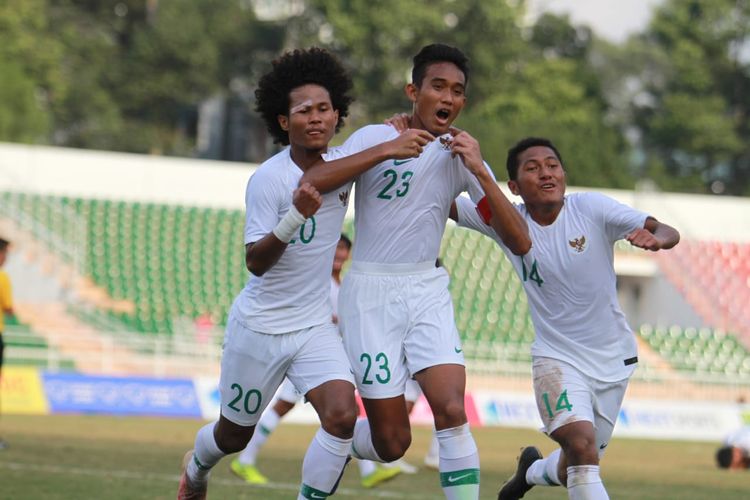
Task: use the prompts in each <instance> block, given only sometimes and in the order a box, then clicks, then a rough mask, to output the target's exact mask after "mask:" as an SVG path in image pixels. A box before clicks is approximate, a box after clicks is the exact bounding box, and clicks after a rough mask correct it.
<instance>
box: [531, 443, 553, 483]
mask: <svg viewBox="0 0 750 500" xmlns="http://www.w3.org/2000/svg"><path fill="white" fill-rule="evenodd" d="M561 451H562V450H561V449H560V448H558V449H556V450H555V451H553V452H552V453H550V454H549V456H548V457H547V458H542V459H540V460H537V461H535V462H534V463H533V464H531V466H530V467H529V468H528V469H527V470H526V482H527V483H528V484H537V485H539V486H560V485H561V484H562V483H560V479H559V478H558V477H557V465H558V463H559V462H560V452H561Z"/></svg>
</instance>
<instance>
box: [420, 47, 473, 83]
mask: <svg viewBox="0 0 750 500" xmlns="http://www.w3.org/2000/svg"><path fill="white" fill-rule="evenodd" d="M441 62H449V63H453V64H455V65H456V66H457V67H458V69H460V70H461V71H462V72H463V74H464V79H465V80H466V81H465V83H469V58H468V57H466V55H465V54H464V53H463V52H461V51H460V50H459V49H457V48H456V47H451V46H450V45H444V44H442V43H433V44H430V45H426V46H424V47H422V50H420V51H419V53H418V54H417V55H416V56H414V59H413V63H414V65H413V66H412V70H411V83H413V84H414V85H416V86H417V87H421V86H422V80H424V75H425V74H426V73H427V67H428V66H429V65H430V64H434V63H441Z"/></svg>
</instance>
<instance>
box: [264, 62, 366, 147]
mask: <svg viewBox="0 0 750 500" xmlns="http://www.w3.org/2000/svg"><path fill="white" fill-rule="evenodd" d="M271 64H272V65H273V69H272V70H271V71H270V72H268V73H266V74H265V75H263V76H262V77H261V79H260V81H259V82H258V88H257V89H256V90H255V110H256V111H257V112H258V113H260V115H261V116H262V117H263V121H265V122H266V128H267V129H268V132H269V133H270V134H271V136H272V137H273V141H274V142H276V143H279V144H283V145H285V146H286V145H287V144H289V134H288V133H287V131H286V130H284V129H282V128H281V126H280V125H279V121H278V119H277V117H278V116H279V115H284V116H288V115H289V93H290V92H291V91H292V90H294V89H296V88H297V87H301V86H302V85H307V84H309V83H313V84H315V85H320V86H321V87H323V88H325V89H326V90H327V91H328V94H329V95H330V97H331V104H332V105H333V109H335V110H336V111H338V112H339V121H338V123H337V124H336V132H338V131H339V130H340V129H341V127H342V126H343V125H344V117H346V116H348V115H349V105H350V104H351V103H352V101H353V100H354V99H353V98H352V97H351V96H350V95H349V92H350V91H351V89H352V79H351V76H349V73H348V72H347V71H346V69H344V66H343V65H342V64H341V62H339V60H338V59H337V58H336V57H335V56H334V55H333V54H331V53H330V52H328V51H327V50H324V49H321V48H318V47H311V48H309V49H296V50H293V51H289V52H286V53H284V54H283V55H282V56H281V57H279V58H278V59H275V60H274V61H273V62H272V63H271Z"/></svg>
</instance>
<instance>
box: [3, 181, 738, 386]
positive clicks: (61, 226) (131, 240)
mask: <svg viewBox="0 0 750 500" xmlns="http://www.w3.org/2000/svg"><path fill="white" fill-rule="evenodd" d="M0 197H2V199H3V201H5V202H6V203H10V204H12V205H13V206H15V207H16V208H18V209H20V210H22V211H23V212H24V213H26V214H27V215H28V216H29V217H31V218H33V219H34V220H35V221H36V222H38V223H40V224H43V225H44V226H45V227H47V228H48V229H49V230H50V231H54V232H60V233H61V234H62V233H65V232H66V231H68V229H69V228H67V227H66V226H68V225H70V224H71V221H70V220H67V219H66V218H65V217H61V216H60V215H59V211H54V210H51V209H49V208H48V207H50V206H56V205H62V206H65V207H68V208H70V209H72V210H74V211H75V212H76V213H77V214H78V215H79V216H80V218H81V219H82V220H84V221H85V226H86V231H85V232H86V237H85V254H86V258H85V263H84V270H85V272H86V273H87V274H88V275H89V277H90V278H91V279H92V280H93V281H94V282H95V283H96V284H97V285H99V286H101V287H103V288H104V289H106V290H107V292H108V293H109V295H110V296H111V297H112V298H113V299H115V300H124V301H130V302H132V304H133V305H134V307H133V310H132V311H129V312H112V311H106V310H97V309H92V308H72V309H71V310H70V312H72V313H73V314H74V315H75V316H77V317H78V318H79V319H81V320H84V321H85V322H86V323H88V324H91V325H93V326H95V327H98V328H99V329H101V330H106V331H110V332H119V333H124V332H127V331H137V332H143V333H147V334H151V333H162V334H167V335H169V334H172V333H173V332H174V331H175V330H176V329H177V327H176V325H180V324H182V325H184V324H185V322H186V321H187V322H190V321H193V320H194V319H195V318H197V317H198V316H200V315H201V314H205V313H208V314H210V315H211V316H212V317H213V319H214V321H215V322H216V323H217V324H223V323H224V321H225V317H226V313H227V310H228V308H229V306H230V304H231V302H232V300H233V298H234V296H235V295H236V293H237V292H238V291H239V290H240V289H241V288H242V287H243V286H244V284H245V281H246V279H247V276H248V273H247V271H246V269H245V265H244V259H243V245H242V239H241V238H242V228H243V224H244V216H243V213H242V212H241V211H238V210H236V211H231V210H223V209H212V208H198V207H186V206H175V205H162V204H153V203H127V202H122V201H111V200H95V199H77V198H65V197H56V198H50V197H44V198H45V202H44V203H42V202H41V201H42V197H41V196H39V195H31V194H24V193H0ZM50 201H51V203H50ZM352 226H353V224H352V221H351V220H347V221H346V223H345V226H344V232H345V233H346V234H348V235H349V236H350V237H352V238H353V237H354V232H353V227H352ZM681 246H682V245H681ZM685 247H686V250H685V251H683V252H682V253H679V254H677V253H673V254H672V255H674V256H676V258H670V259H661V260H660V264H661V265H662V267H663V268H664V270H665V273H667V275H668V276H669V277H670V278H671V279H673V281H675V282H676V284H677V285H678V287H679V288H680V289H681V290H683V291H684V292H685V295H686V297H688V300H691V298H692V300H691V303H693V304H694V305H695V306H696V309H697V310H699V311H703V312H704V313H705V314H706V315H707V316H708V315H709V313H710V309H711V308H710V307H706V308H704V309H701V307H700V306H701V300H703V302H705V303H706V304H705V305H706V306H711V305H712V304H711V303H710V300H708V299H706V297H707V296H708V294H709V293H713V290H718V291H717V292H716V293H717V296H719V297H721V299H720V305H721V307H720V313H719V314H720V316H721V317H718V316H717V315H716V314H714V315H713V316H709V317H710V318H711V319H714V320H716V322H713V323H712V322H710V321H708V323H709V324H716V325H718V326H722V325H723V323H721V322H720V321H718V320H719V319H721V318H725V319H726V318H733V320H734V321H743V318H744V320H747V318H748V316H747V315H748V314H750V313H749V312H747V311H745V307H744V305H745V304H747V303H748V302H749V301H748V294H747V288H748V284H750V282H749V281H748V280H750V258H749V257H750V247H748V246H747V245H745V246H743V245H734V244H719V243H716V242H709V243H696V242H690V243H686V244H685ZM678 248H679V247H678ZM616 249H617V251H618V252H630V251H634V250H633V249H632V248H631V247H630V245H627V244H618V246H617V247H616ZM440 254H441V257H442V261H443V265H444V266H445V268H446V269H447V270H448V272H449V274H450V276H451V284H450V291H451V295H452V297H453V301H454V307H455V317H456V324H457V327H458V330H459V332H460V333H461V336H462V339H463V342H464V350H465V352H466V355H467V357H469V358H470V359H474V360H479V361H482V360H486V361H488V362H489V361H492V362H510V363H513V362H516V363H521V362H528V360H529V359H530V346H531V342H532V341H533V338H534V331H533V327H532V324H531V321H530V317H529V314H528V304H527V302H526V296H525V294H524V292H523V289H522V286H521V283H520V281H519V279H518V278H517V276H516V275H515V272H514V271H513V268H512V266H511V263H510V262H509V261H508V259H507V258H506V257H505V256H504V254H503V253H502V252H501V251H500V250H499V249H498V248H497V245H496V244H495V243H494V242H493V241H491V240H490V239H489V238H485V237H483V236H481V235H480V234H478V233H476V232H474V231H469V230H466V229H463V228H458V227H456V226H454V225H449V226H448V227H447V228H446V231H445V235H444V237H443V242H442V247H441V252H440ZM657 255H658V254H657ZM689 263H697V264H698V265H697V266H690V265H688V264H689ZM670 265H671V266H672V267H669V266H670ZM721 266H726V267H721ZM693 267H695V269H693ZM727 269H730V270H731V272H727V271H726V270H727ZM709 271H710V272H709ZM743 280H744V288H743V287H742V286H741V285H742V284H743ZM722 287H724V288H726V290H727V292H725V293H723V294H721V293H719V291H721V289H722ZM698 292H700V293H698ZM730 292H731V293H730ZM696 297H697V298H698V300H697V301H696V300H695V299H696ZM713 309H714V310H715V309H716V308H715V307H714V308H713ZM638 334H639V335H640V337H641V338H642V339H643V340H644V342H646V343H647V344H648V345H649V346H650V347H651V348H652V349H653V350H654V351H655V352H657V353H658V354H659V355H660V356H661V357H663V358H664V359H665V360H666V361H667V362H668V363H669V364H670V365H671V366H673V367H674V368H675V369H676V370H678V371H686V372H696V373H707V374H725V375H733V376H742V377H744V376H747V375H748V374H750V357H749V356H748V352H747V351H746V350H745V348H744V347H743V346H742V344H741V343H740V342H738V339H737V338H736V337H735V336H733V335H729V334H725V333H723V332H722V331H721V330H706V329H701V330H695V329H684V330H683V329H679V328H677V327H672V328H666V329H665V328H656V327H651V326H648V325H645V326H644V327H643V328H641V329H640V331H639V332H638Z"/></svg>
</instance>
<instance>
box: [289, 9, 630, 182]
mask: <svg viewBox="0 0 750 500" xmlns="http://www.w3.org/2000/svg"><path fill="white" fill-rule="evenodd" d="M308 4H309V7H310V8H308V10H307V11H306V12H304V13H303V14H302V15H301V16H299V17H298V18H297V19H294V20H292V23H293V27H291V28H290V33H289V35H290V36H291V37H293V40H294V45H311V44H318V45H324V46H328V47H330V48H331V49H332V50H334V51H336V52H337V53H339V54H340V55H341V56H342V57H343V59H344V60H345V61H346V63H347V65H348V66H349V67H350V68H351V69H352V73H353V78H354V81H355V92H356V96H358V97H359V101H358V107H357V108H356V111H357V112H358V113H357V114H356V115H354V116H353V119H352V122H353V123H352V125H354V126H358V125H361V124H363V123H365V122H379V121H382V120H383V119H384V118H385V117H387V116H390V115H391V114H392V113H394V112H400V111H409V103H408V101H407V100H406V98H405V96H404V93H403V87H404V85H405V84H406V83H407V82H408V81H410V79H411V75H410V69H411V63H412V61H411V58H412V57H413V56H414V54H416V52H417V51H418V50H419V49H420V48H421V47H422V46H424V45H426V44H428V43H433V42H442V43H447V44H451V45H455V46H457V47H460V48H461V49H462V50H463V51H464V52H465V53H466V54H467V55H468V56H469V58H470V67H471V75H470V78H469V85H468V91H467V96H468V101H467V107H466V110H465V111H464V112H463V114H462V115H461V117H459V120H458V122H457V126H459V127H465V128H467V130H469V131H470V132H471V133H472V134H473V135H474V136H475V137H477V138H478V139H479V140H480V142H481V144H482V151H483V154H484V156H485V158H486V159H487V161H488V162H489V163H490V164H491V165H492V166H493V169H494V170H495V173H496V175H497V176H498V178H504V177H505V176H506V175H505V169H504V163H505V154H506V151H507V149H508V148H509V147H510V146H511V145H512V144H513V143H515V142H516V141H518V140H519V139H520V138H522V137H524V136H526V135H546V136H548V137H550V138H551V139H552V140H554V141H555V142H556V143H559V144H560V146H561V148H562V149H563V150H564V151H566V152H567V155H566V165H568V166H569V167H570V173H569V175H570V178H571V182H575V183H579V184H585V185H594V186H602V185H607V186H616V187H623V186H630V185H632V181H631V177H630V176H629V174H628V172H627V169H626V168H625V162H624V161H623V157H624V155H623V147H624V142H623V141H622V140H621V138H620V133H619V131H618V129H617V128H615V127H613V126H610V125H608V124H607V123H606V121H605V113H606V108H607V103H606V101H605V99H604V97H603V94H602V92H601V89H600V84H599V81H598V78H597V76H596V74H595V72H594V71H593V70H592V69H591V68H590V65H589V63H588V60H587V56H588V49H589V46H590V43H591V40H592V36H591V31H590V30H589V29H588V28H586V27H574V26H573V25H571V23H570V22H569V20H568V19H567V18H566V17H557V16H552V15H543V16H541V17H540V18H539V19H538V21H537V22H536V23H535V24H534V25H533V26H532V27H530V28H529V29H528V30H525V29H524V28H523V26H524V21H523V19H524V17H523V16H524V11H523V8H524V4H523V2H517V3H512V2H507V1H504V0H493V1H481V0H467V1H464V2H455V1H451V0H438V1H432V2H427V1H419V2H408V3H405V2H399V1H397V0H387V1H385V2H378V3H377V4H373V3H372V2H367V1H364V0H354V1H346V0H310V1H309V2H308ZM351 130H353V126H350V127H349V129H348V131H351ZM592 139H593V140H592ZM584 147H585V148H584Z"/></svg>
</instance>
